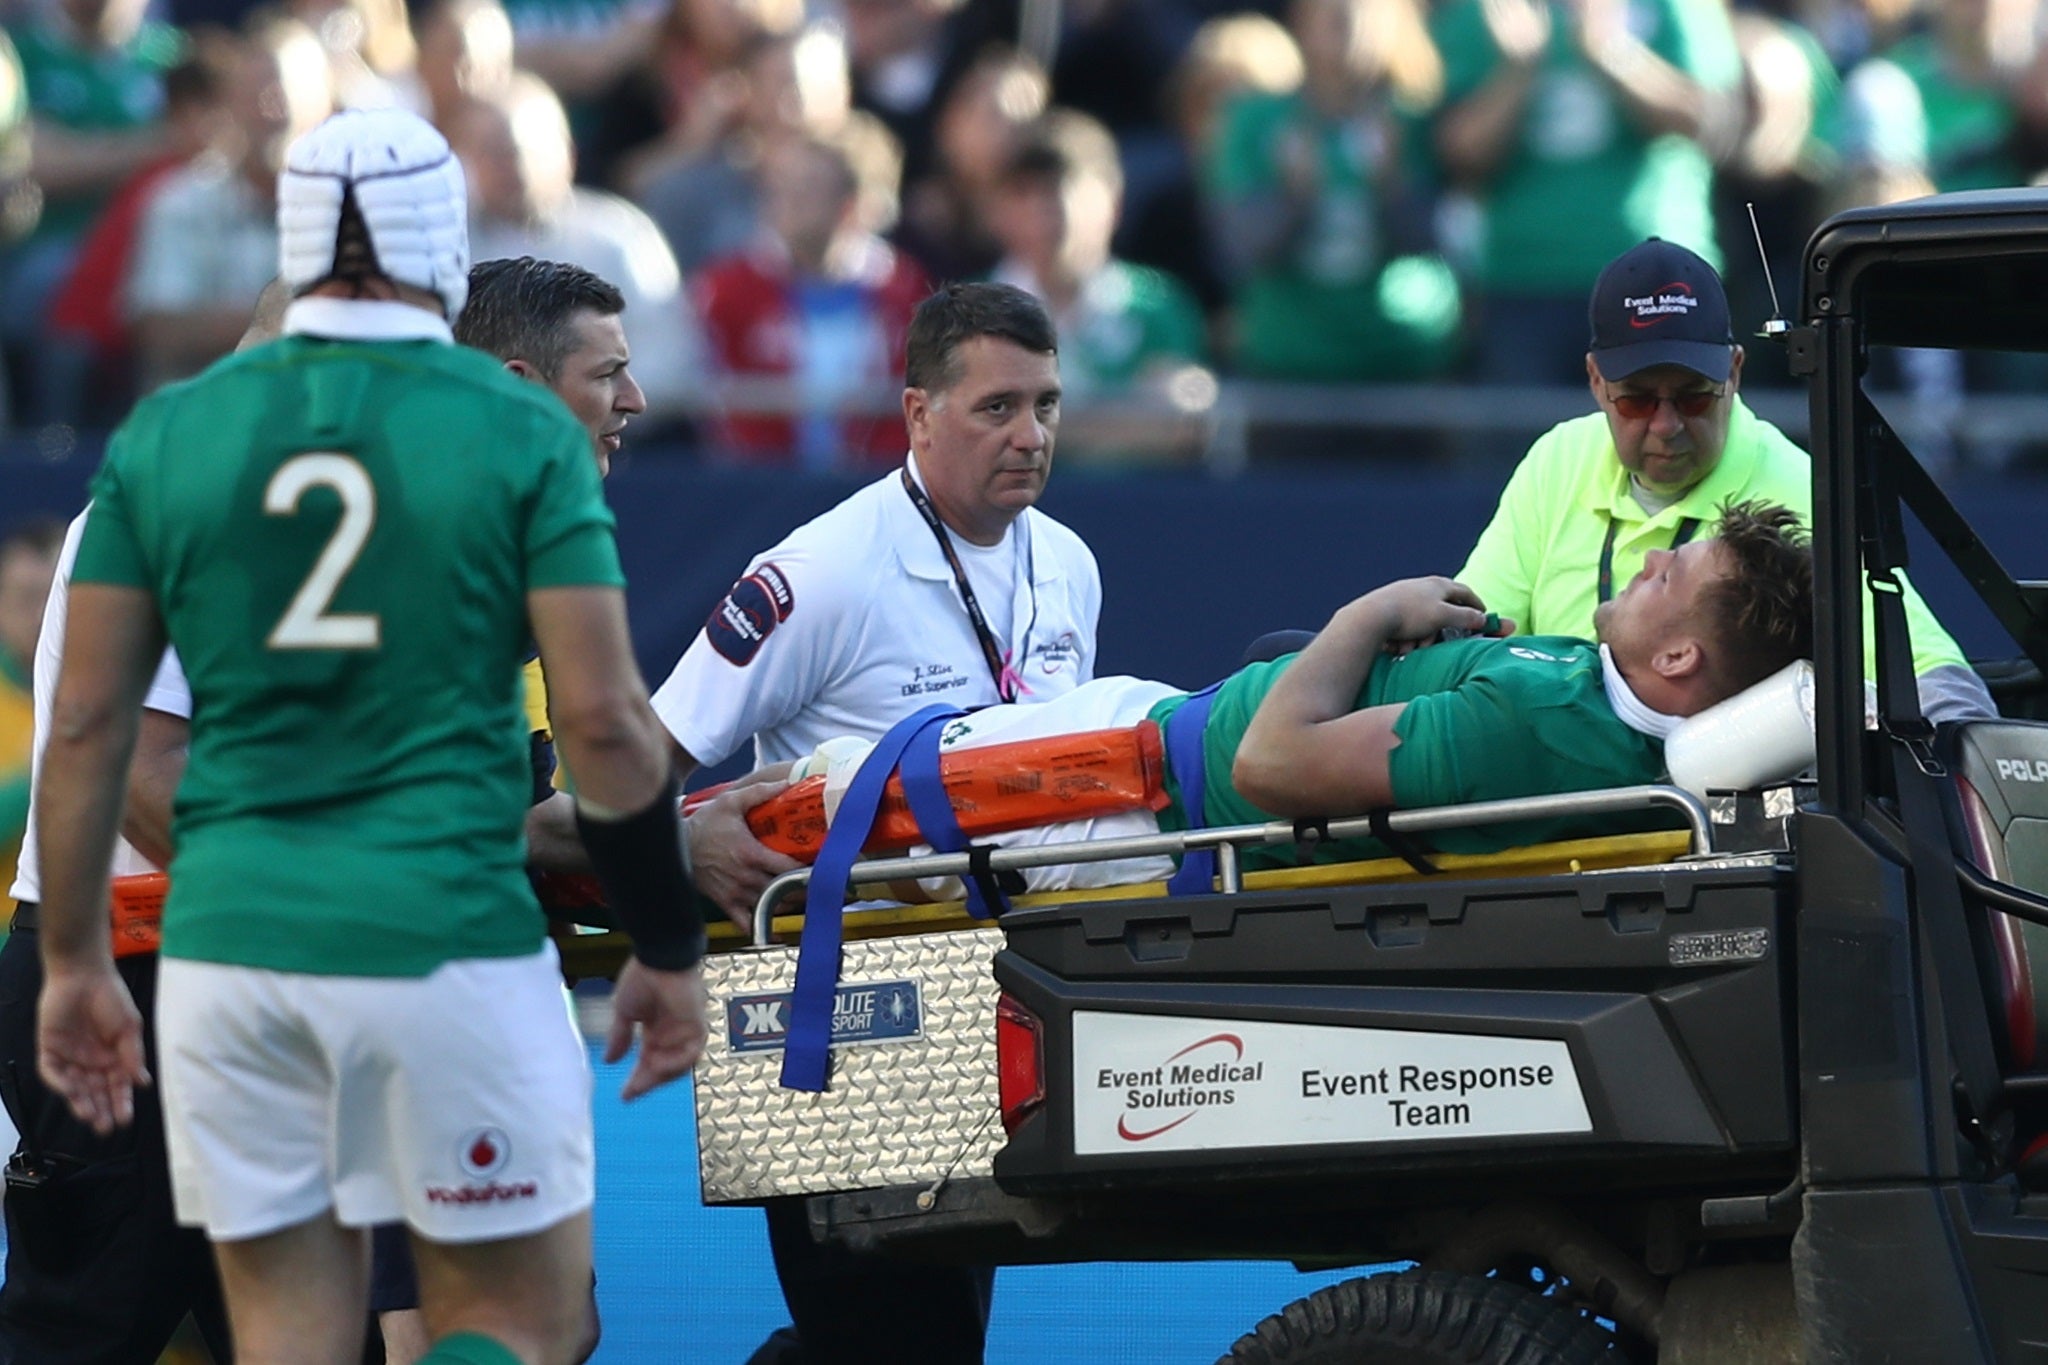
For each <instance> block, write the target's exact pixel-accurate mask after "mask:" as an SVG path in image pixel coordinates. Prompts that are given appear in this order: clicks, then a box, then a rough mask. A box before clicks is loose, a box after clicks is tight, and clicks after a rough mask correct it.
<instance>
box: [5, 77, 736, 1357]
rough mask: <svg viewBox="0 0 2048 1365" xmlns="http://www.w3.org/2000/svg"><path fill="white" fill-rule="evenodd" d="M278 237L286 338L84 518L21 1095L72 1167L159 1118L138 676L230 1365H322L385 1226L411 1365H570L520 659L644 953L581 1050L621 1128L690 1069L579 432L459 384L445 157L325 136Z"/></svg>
mask: <svg viewBox="0 0 2048 1365" xmlns="http://www.w3.org/2000/svg"><path fill="white" fill-rule="evenodd" d="M278 199H279V214H278V217H279V229H280V233H279V267H280V268H279V274H280V275H282V276H283V277H284V278H285V279H286V280H287V281H288V282H290V284H291V285H292V286H293V288H294V289H296V290H297V292H298V298H297V299H296V301H295V302H294V303H293V304H292V305H291V307H290V309H289V310H288V312H287V314H286V316H285V321H284V326H285V332H286V335H285V336H284V337H283V338H282V339H280V340H278V341H276V342H273V343H271V344H269V345H267V346H263V347H258V348H255V349H253V350H251V351H248V352H244V353H242V354H241V355H239V356H237V357H234V358H231V359H229V360H227V361H224V362H222V363H220V364H218V365H216V366H214V367H212V368H210V369H209V370H208V371H207V372H206V373H205V374H204V375H202V376H201V377H199V378H198V379H195V380H193V381H192V382H191V383H188V384H181V385H176V386H173V387H171V388H168V389H165V390H163V391H162V392H160V393H158V394H155V395H152V396H151V397H150V398H148V399H146V400H145V401H144V402H143V403H142V404H141V405H140V406H138V407H137V409H136V410H135V412H134V413H133V414H132V415H131V416H130V417H129V419H128V420H127V421H126V422H125V423H124V424H123V425H122V427H121V429H120V430H119V431H117V432H116V433H115V435H114V438H113V441H112V443H111V444H110V446H109V450H108V456H107V462H106V464H105V465H104V466H103V467H102V468H101V470H100V472H99V475H98V476H97V478H96V479H95V481H94V485H93V493H94V502H93V509H92V514H91V517H90V519H89V520H88V521H87V523H86V526H85V530H84V534H83V537H82V540H81V543H80V548H79V552H78V559H77V564H76V568H75V570H74V574H73V584H72V589H71V596H70V603H69V629H68V635H69V638H68V640H67V649H66V658H65V661H64V666H63V670H62V673H61V675H60V679H59V682H58V685H57V689H56V697H55V702H54V707H53V711H52V719H51V723H50V727H49V735H50V738H49V743H48V747H47V749H46V751H45V760H46V761H45V763H44V765H43V767H42V769H41V770H40V774H39V778H38V785H37V789H36V801H37V807H38V811H37V835H38V842H39V847H40V850H41V856H42V869H41V871H42V886H41V892H42V901H41V904H40V907H39V909H40V919H41V923H40V929H41V940H42V941H41V949H42V961H43V968H44V971H43V989H42V997H41V1006H40V1015H39V1025H40V1031H39V1037H38V1049H39V1052H38V1068H37V1069H38V1072H39V1073H40V1075H41V1076H42V1078H43V1079H44V1081H45V1082H46V1083H48V1084H49V1086H50V1087H51V1089H52V1090H54V1091H56V1092H57V1093H59V1094H60V1095H62V1096H63V1098H64V1100H65V1101H66V1103H67V1104H68V1105H69V1106H70V1108H71V1109H72V1111H73V1112H74V1113H75V1114H76V1115H77V1116H78V1118H79V1119H80V1120H81V1121H82V1122H83V1123H85V1124H86V1125H88V1126H89V1127H90V1128H91V1129H92V1130H93V1131H94V1132H96V1133H99V1134H102V1135H105V1134H107V1133H110V1132H112V1131H114V1130H115V1129H116V1128H117V1127H119V1126H121V1125H123V1124H125V1123H127V1122H128V1121H129V1120H130V1118H131V1116H132V1113H133V1109H134V1099H133V1096H134V1087H135V1085H137V1084H138V1083H146V1082H147V1081H148V1080H149V1072H148V1070H147V1069H146V1068H145V1066H144V1063H143V1057H142V1046H141V1030H140V1027H139V1020H138V1018H137V1016H136V1011H135V1008H134V1005H133V1004H132V1003H131V1001H130V998H129V994H128V991H127V989H126V988H125V987H124V985H123V983H122V979H121V977H120V976H119V975H118V974H117V972H116V969H115V965H114V961H113V958H112V956H111V948H110V942H109V938H110V932H109V915H108V887H107V877H106V873H107V861H108V854H109V851H110V849H111V846H112V844H113V836H114V829H115V825H116V823H117V821H118V818H119V814H120V807H121V801H120V785H121V784H120V778H121V774H122V772H123V771H124V770H125V769H126V767H127V761H128V756H129V752H130V749H131V748H132V746H133V743H134V740H135V733H136V719H135V717H136V711H137V703H138V702H140V701H141V700H142V698H143V694H144V691H145V688H146V685H147V683H148V681H149V678H150V674H151V671H152V670H153V669H154V667H155V666H156V662H157V658H158V655H159V653H160V651H161V649H162V647H163V645H164V643H165V640H166V637H168V639H169V640H170V641H171V642H173V643H175V644H176V645H177V646H178V647H179V651H180V655H181V658H182V659H183V660H184V662H185V664H186V667H187V672H188V676H189V680H190V685H191V693H192V697H193V702H194V705H193V710H192V715H193V724H192V730H191V734H192V743H191V759H190V762H189V764H188V765H187V767H186V769H185V772H184V776H183V779H182V781H181V782H180V784H179V789H178V807H177V809H178V826H177V848H176V857H175V861H174V862H173V864H172V866H171V868H170V871H171V887H170V892H169V901H168V904H167V906H166V908H165V913H164V917H163V942H162V953H161V962H160V964H159V967H158V991H157V1023H158V1028H159V1036H160V1040H161V1047H160V1050H159V1052H158V1054H157V1056H156V1058H155V1061H156V1062H157V1064H158V1066H159V1068H160V1070H161V1073H162V1091H163V1113H164V1118H165V1126H166V1132H167V1137H168V1139H169V1141H168V1147H169V1154H170V1165H171V1175H172V1185H173V1190H174V1194H175V1199H176V1203H177V1209H178V1215H179V1217H180V1219H182V1220H184V1221H186V1222H188V1223H192V1224H198V1225H203V1226H204V1227H205V1228H206V1230H207V1233H208V1235H209V1237H210V1238H211V1239H212V1241H213V1243H214V1252H215V1257H216V1259H217V1261H218V1263H219V1266H220V1269H221V1281H222V1285H223V1287H224V1289H225V1291H226V1294H227V1299H228V1302H229V1305H230V1308H231V1311H232V1318H233V1325H234V1335H235V1346H236V1349H237V1352H238V1353H239V1354H241V1355H242V1356H243V1357H244V1358H246V1359H249V1360H292V1361H297V1362H305V1363H306V1365H315V1363H316V1362H321V1363H324V1365H352V1362H353V1361H354V1360H355V1359H356V1358H357V1355H358V1352H359V1350H360V1343H361V1335H362V1328H363V1306H364V1302H365V1294H366V1288H367V1286H366V1283H365V1281H366V1278H367V1272H368V1266H367V1260H368V1258H367V1256H366V1255H365V1249H366V1237H365V1234H364V1229H365V1228H367V1227H368V1226H371V1225H374V1224H378V1223H384V1222H389V1221H392V1220H394V1219H397V1218H401V1217H402V1218H403V1219H404V1220H405V1221H406V1222H407V1223H408V1224H409V1225H410V1226H411V1227H412V1228H413V1230H414V1233H415V1238H414V1249H415V1254H416V1256H417V1258H418V1260H419V1264H420V1269H421V1288H422V1291H423V1296H424V1300H425V1308H426V1314H427V1319H428V1321H429V1322H431V1323H432V1324H433V1326H434V1329H435V1331H436V1332H437V1333H438V1334H439V1339H438V1340H437V1341H436V1342H435V1343H434V1346H433V1349H432V1350H431V1351H429V1353H428V1354H427V1355H426V1356H425V1357H424V1358H423V1360H424V1362H425V1365H514V1363H515V1362H522V1361H523V1362H528V1363H529V1365H531V1363H532V1362H547V1363H550V1365H560V1362H564V1361H567V1360H568V1359H570V1358H571V1356H572V1355H573V1354H574V1353H575V1352H576V1351H577V1350H579V1349H580V1348H581V1346H582V1344H583V1341H584V1338H585V1336H586V1334H587V1315H588V1293H589V1291H588V1285H589V1279H590V1223H589V1218H590V1213H589V1210H590V1206H591V1203H592V1202H593V1197H594V1178H595V1170H594V1162H593V1159H592V1151H591V1138H590V1126H589V1113H588V1099H589V1085H590V1080H589V1071H588V1067H587V1063H586V1060H585V1056H584V1051H583V1048H582V1045H581V1043H580V1041H579V1040H578V1039H577V1038H576V1037H575V1036H574V1034H573V1033H572V1032H571V1031H570V1030H568V1029H566V1028H565V1027H564V1026H563V1022H562V1012H561V1010H562V1007H561V978H560V964H559V961H558V960H557V958H556V956H555V953H554V951H553V948H552V946H551V945H549V944H548V943H547V941H546V938H545V935H544V932H543V922H542V918H541V915H540V913H539V910H538V907H537V906H536V905H535V903H534V898H533V893H532V891H531V889H530V888H529V886H528V885H527V882H526V879H525V876H524V871H523V867H522V863H523V856H522V855H523V852H524V846H523V841H522V839H521V837H520V834H521V819H522V815H523V812H524V810H525V808H526V805H527V798H528V796H529V794H530V782H529V765H528V763H527V759H526V754H525V753H524V752H523V746H522V745H521V744H519V742H518V740H517V721H518V716H519V697H518V690H517V685H516V679H517V674H518V664H519V648H520V643H521V641H522V640H524V639H525V638H526V637H527V632H528V631H529V630H530V631H531V633H532V637H533V638H535V639H536V640H538V642H539V645H540V651H541V655H542V658H543V660H544V661H545V662H546V663H547V664H548V665H549V669H550V681H551V682H552V683H553V687H554V704H553V707H552V716H553V719H554V722H555V724H556V727H557V734H558V738H559V739H560V741H561V743H562V745H563V747H564V749H565V751H566V752H567V753H568V755H569V758H570V761H571V762H572V763H573V764H574V766H575V769H576V773H577V777H578V781H579V790H578V793H577V797H576V800H577V804H578V824H579V828H580V832H581V835H582V839H583V842H584V845H585V846H586V847H587V848H588V849H589V851H590V855H591V860H592V862H593V863H594V864H595V866H596V868H597V871H598V874H599V877H600V879H601V880H602V881H603V883H604V885H605V888H606V892H607V899H608V901H609V903H610V905H611V906H612V909H613V912H614V914H615V915H616V916H617V917H618V919H619V920H620V922H621V923H622V924H623V925H625V926H626V927H627V928H628V930H629V932H630V933H631V935H632V939H633V943H634V957H633V959H632V960H630V961H629V962H628V963H627V964H626V966H625V968H624V970H623V971H622V972H621V974H620V978H619V984H618V989H617V991H616V992H615V994H614V997H613V999H614V1007H615V1010H616V1011H617V1014H618V1021H617V1022H616V1023H615V1025H614V1028H613V1031H612V1035H611V1041H610V1046H609V1048H608V1053H609V1055H611V1056H614V1057H616V1056H620V1055H623V1054H624V1052H625V1051H626V1050H627V1049H628V1047H629V1046H630V1045H631V1044H632V1042H633V1040H634V1035H635V1034H636V1032H637V1033H638V1035H639V1057H638V1062H637V1065H636V1066H635V1068H634V1071H633V1074H632V1075H631V1076H630V1077H629V1079H628V1081H627V1084H626V1090H625V1093H626V1095H627V1097H628V1098H632V1097H633V1096H635V1095H638V1094H640V1093H644V1092H645V1091H646V1090H648V1089H650V1088H652V1087H654V1086H656V1085H660V1084H662V1083H664V1082H666V1081H668V1080H670V1079H673V1078H674V1077H676V1076H678V1075H680V1074H681V1073H682V1072H683V1071H686V1070H687V1069H688V1068H689V1066H690V1065H691V1064H692V1063H693V1062H694V1060H695V1058H696V1055H697V1053H698V1051H699V1050H700V1049H701V1047H702V1044H703V1040H704V1036H705V1020H704V1011H705V1003H704V993H703V991H704V987H703V980H702V975H701V972H700V970H699V969H698V966H697V963H698V958H699V956H700V954H701V952H702V949H703V934H702V927H701V925H700V924H698V923H697V921H696V916H695V912H694V910H693V909H692V908H691V904H692V903H691V896H690V891H689V885H688V881H687V878H686V877H685V875H684V872H683V868H682V860H681V857H680V852H679V849H678V847H677V839H676V826H675V819H674V809H675V802H676V788H675V784H674V782H673V780H672V778H671V777H670V775H669V773H668V772H667V770H666V769H667V763H666V759H665V755H664V754H663V753H662V750H661V744H660V739H659V730H658V724H657V722H656V721H655V719H654V717H653V715H652V714H651V712H649V711H648V709H647V708H646V706H645V703H644V701H642V697H643V695H644V692H643V689H642V684H641V682H640V678H639V674H638V671H637V670H636V669H635V668H634V666H633V661H632V651H631V644H630V639H629V637H628V634H627V631H626V616H625V604H624V600H623V593H622V591H621V575H620V573H619V568H618V556H617V549H616V547H615V546H614V545H613V543H612V535H611V517H610V514H609V513H608V512H607V511H606V510H605V508H604V505H603V500H602V497H601V495H600V490H599V484H598V478H597V471H596V468H595V466H594V463H593V462H592V460H591V459H590V454H589V451H590V447H589V441H588V434H587V433H586V432H584V431H583V430H581V429H580V428H579V427H578V426H577V425H576V423H575V422H574V421H572V420H571V419H570V418H569V416H568V414H567V413H566V412H564V411H563V410H562V408H561V405H560V404H559V403H557V402H556V401H555V400H554V399H552V398H550V397H547V396H546V395H542V394H539V393H537V392H535V391H534V390H533V389H531V388H529V387H528V386H526V385H523V384H520V383H519V382H517V381H516V380H514V379H511V378H509V377H508V376H506V375H505V374H504V372H503V371H502V369H500V368H499V367H498V366H497V365H495V364H493V363H492V362H490V361H488V360H487V359H485V358H484V357H482V356H480V355H478V354H477V353H475V352H474V351H469V350H466V349H464V348H461V347H457V346H455V345H454V344H453V336H452V333H451V332H450V330H449V327H448V323H447V321H446V319H447V318H448V317H449V316H450V315H453V314H456V313H459V312H460V310H461V306H462V302H463V298H464V296H465V294H466V293H467V289H468V279H467V276H468V265H469V262H468V254H469V253H468V242H467V234H466V229H465V210H466V195H465V193H464V188H463V180H462V173H461V170H460V169H459V167H458V166H457V165H456V163H455V160H454V157H453V156H452V154H451V153H450V152H449V150H448V146H447V144H446V142H445V141H443V140H442V138H441V137H440V135H439V134H438V133H436V132H435V131H434V130H433V129H432V128H431V127H430V126H429V125H427V124H426V123H425V122H424V121H423V120H421V119H419V118H417V117H416V116H414V115H411V114H406V113H401V112H398V111H392V110H375V111H358V112H351V113H346V114H340V115H336V116H335V117H333V118H331V119H329V120H328V121H327V122H325V123H323V124H322V125H321V126H320V127H319V128H317V129H315V130H313V131H312V132H310V133H308V134H307V135H306V136H305V137H303V138H301V139H300V140H299V141H298V142H297V143H295V144H294V145H293V146H292V148H291V150H290V152H289V154H288V156H287V159H286V163H285V169H284V171H283V173H282V174H281V175H280V177H279V186H278ZM424 414H431V415H432V420H425V419H424V418H423V415H424ZM423 421H424V425H423ZM258 1131H260V1132H261V1133H262V1134H263V1138H264V1140H263V1141H262V1142H261V1143H257V1144H251V1143H250V1142H248V1141H247V1135H248V1134H249V1133H251V1132H258Z"/></svg>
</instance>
